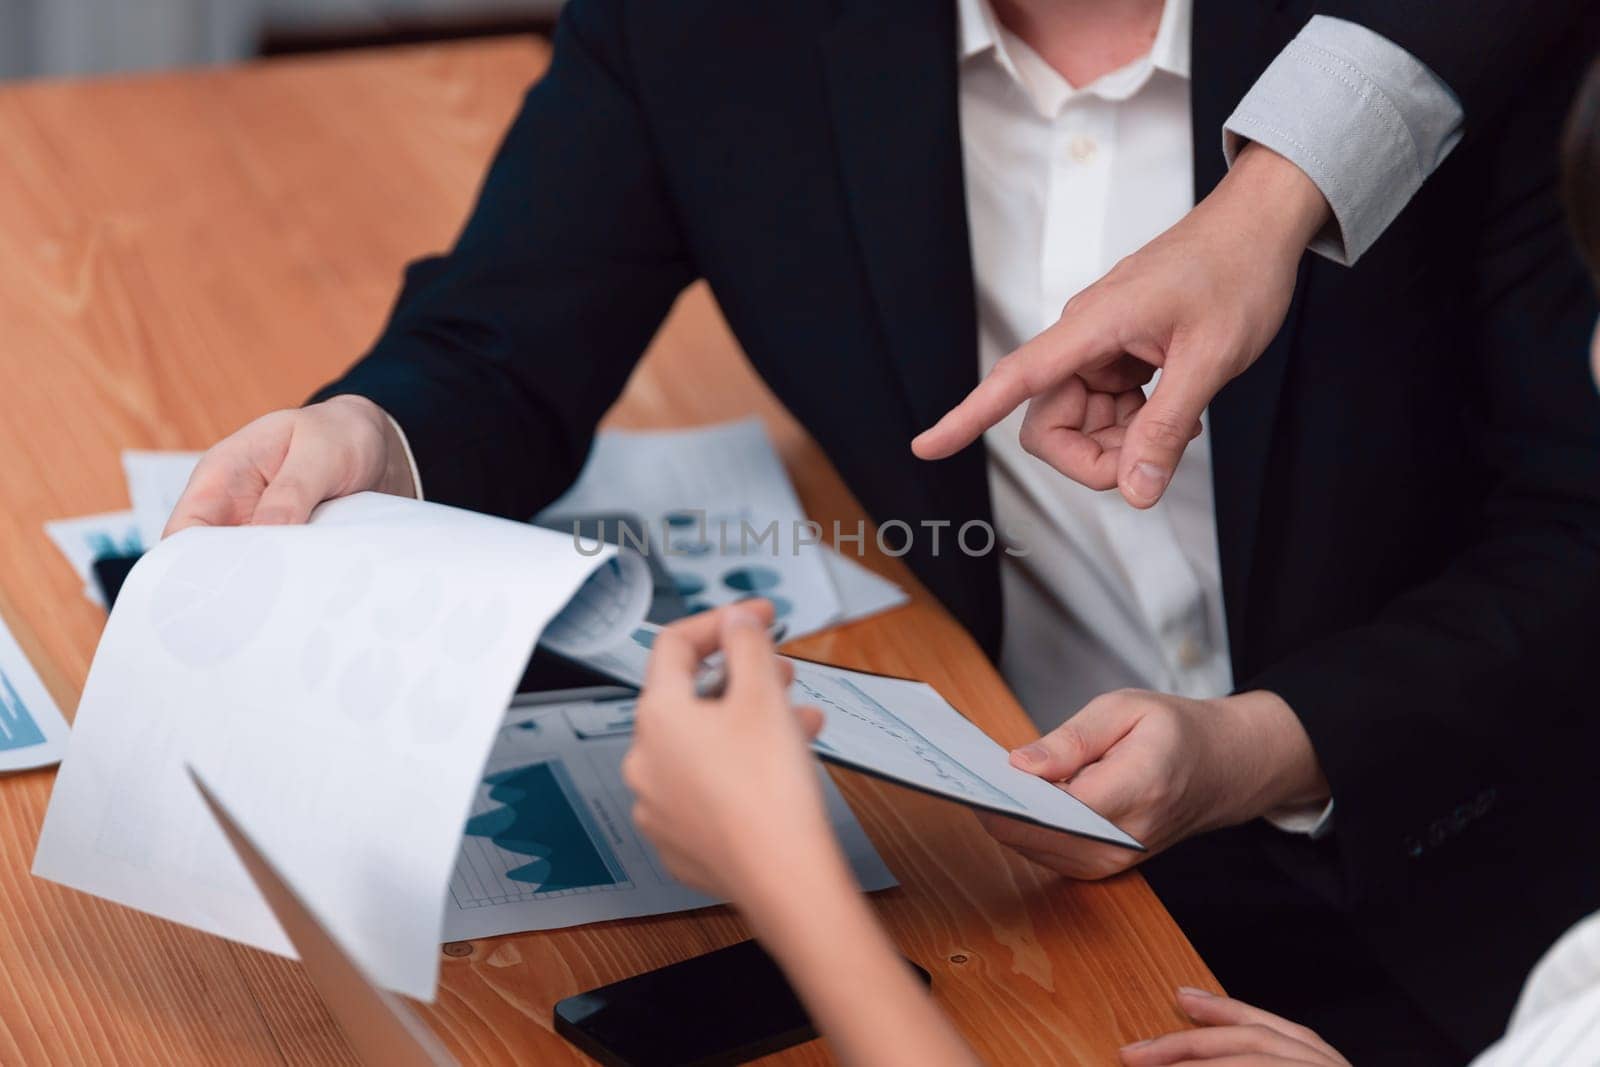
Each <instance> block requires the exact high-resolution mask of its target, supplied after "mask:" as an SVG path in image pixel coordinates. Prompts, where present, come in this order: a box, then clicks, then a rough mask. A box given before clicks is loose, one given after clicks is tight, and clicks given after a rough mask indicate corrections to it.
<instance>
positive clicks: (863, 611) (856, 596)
mask: <svg viewBox="0 0 1600 1067" xmlns="http://www.w3.org/2000/svg"><path fill="white" fill-rule="evenodd" d="M822 558H823V561H824V562H826V563H827V565H828V575H829V577H831V578H832V579H833V588H834V589H835V590H836V591H837V592H838V594H839V621H840V622H855V621H857V620H858V619H865V618H867V617H869V616H872V615H877V614H879V613H880V612H884V611H888V610H890V609H891V608H898V607H900V606H901V605H903V604H909V603H910V602H911V598H910V597H909V596H907V595H906V591H905V590H904V589H901V588H900V587H899V586H898V585H895V584H894V583H893V582H891V581H890V580H889V579H887V578H884V577H881V576H880V575H878V574H877V573H875V572H874V571H872V570H869V569H868V568H867V566H866V565H865V564H863V563H861V562H860V561H858V560H856V559H855V558H854V557H852V556H849V555H847V554H845V553H843V552H840V551H838V550H836V549H834V548H831V547H825V548H824V549H823V551H822Z"/></svg>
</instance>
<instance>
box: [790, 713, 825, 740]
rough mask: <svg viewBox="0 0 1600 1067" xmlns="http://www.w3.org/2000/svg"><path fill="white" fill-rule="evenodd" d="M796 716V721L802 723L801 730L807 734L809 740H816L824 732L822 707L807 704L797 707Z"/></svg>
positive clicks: (806, 737)
mask: <svg viewBox="0 0 1600 1067" xmlns="http://www.w3.org/2000/svg"><path fill="white" fill-rule="evenodd" d="M794 717H795V721H796V722H798V723H799V724H800V732H801V733H802V734H804V735H805V739H806V740H807V741H815V740H816V739H817V735H818V734H820V733H822V726H823V717H822V709H821V708H814V707H812V706H811V705H809V704H807V705H805V706H804V707H799V708H795V709H794Z"/></svg>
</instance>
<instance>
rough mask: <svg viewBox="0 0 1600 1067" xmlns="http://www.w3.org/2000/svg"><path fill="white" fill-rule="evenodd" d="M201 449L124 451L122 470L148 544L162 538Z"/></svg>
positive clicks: (198, 459) (142, 533)
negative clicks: (186, 450)
mask: <svg viewBox="0 0 1600 1067" xmlns="http://www.w3.org/2000/svg"><path fill="white" fill-rule="evenodd" d="M200 456H201V453H199V452H140V451H134V450H129V451H126V452H124V453H122V473H123V475H124V477H126V478H127V480H128V499H129V500H131V501H132V502H133V515H134V519H135V521H136V522H137V523H138V525H139V536H140V538H142V539H143V540H144V543H145V544H146V545H153V544H155V543H156V542H157V541H159V540H161V531H162V530H163V529H165V528H166V525H167V518H168V516H170V515H171V514H172V509H173V508H174V507H175V506H176V505H177V503H178V498H179V497H181V496H182V495H183V490H184V487H185V486H186V485H188V484H189V475H190V474H193V473H194V465H195V464H196V463H198V462H200Z"/></svg>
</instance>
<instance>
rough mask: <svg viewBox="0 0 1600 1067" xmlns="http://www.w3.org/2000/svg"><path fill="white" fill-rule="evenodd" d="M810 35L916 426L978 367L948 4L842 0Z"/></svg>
mask: <svg viewBox="0 0 1600 1067" xmlns="http://www.w3.org/2000/svg"><path fill="white" fill-rule="evenodd" d="M822 47H823V68H824V71H825V75H826V80H827V88H828V96H829V104H830V106H831V108H832V114H833V124H834V132H835V136H836V138H837V144H838V154H839V166H840V170H841V176H842V179H843V182H844V188H845V194H846V200H847V203H848V205H849V212H850V217H851V221H852V223H853V225H854V228H855V232H856V234H857V237H858V239H859V241H860V246H861V255H862V259H863V261H864V263H865V266H866V271H867V278H868V283H869V285H870V286H871V289H872V295H873V300H874V303H875V304H876V306H877V310H878V315H879V318H880V322H881V326H882V329H883V334H884V340H885V342H886V345H887V348H888V351H889V355H890V358H891V359H892V360H893V362H894V365H895V368H896V370H897V372H898V374H899V377H900V381H901V385H902V387H903V389H904V391H905V394H906V399H907V402H908V404H909V405H910V411H911V415H912V419H913V428H914V429H918V430H920V429H922V428H924V427H926V426H929V425H931V424H932V423H933V422H934V420H936V419H937V418H938V417H939V416H940V415H943V414H944V413H945V411H947V410H948V409H949V408H951V407H953V406H954V405H955V404H956V403H957V402H958V401H960V399H961V398H962V397H963V396H965V395H966V393H967V392H968V390H970V389H971V388H972V387H973V386H974V385H976V384H977V375H978V360H977V320H976V313H975V311H974V296H973V284H972V260H971V252H970V249H969V245H968V240H967V214H966V198H965V191H964V188H963V185H962V175H961V139H960V128H959V117H958V112H957V96H956V93H957V84H956V77H957V71H956V63H957V57H956V34H955V13H954V5H953V4H951V3H949V2H948V0H947V2H945V3H932V2H929V0H853V2H851V3H849V4H847V5H846V7H845V11H844V12H843V14H842V15H841V16H840V18H839V20H838V21H837V22H836V23H835V25H834V26H833V27H832V28H831V29H830V31H829V33H828V34H827V35H826V36H825V37H824V39H823V42H822Z"/></svg>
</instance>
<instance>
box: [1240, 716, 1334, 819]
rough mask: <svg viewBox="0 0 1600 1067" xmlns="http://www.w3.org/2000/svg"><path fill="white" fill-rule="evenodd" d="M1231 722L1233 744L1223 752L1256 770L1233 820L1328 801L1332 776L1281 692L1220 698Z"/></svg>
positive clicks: (1271, 813) (1296, 808)
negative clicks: (1319, 759) (1326, 770)
mask: <svg viewBox="0 0 1600 1067" xmlns="http://www.w3.org/2000/svg"><path fill="white" fill-rule="evenodd" d="M1215 704H1216V705H1217V708H1218V710H1219V711H1220V712H1222V713H1223V717H1224V719H1225V720H1226V724H1227V730H1226V736H1227V737H1228V739H1229V740H1228V744H1229V746H1230V748H1232V749H1234V751H1233V752H1231V753H1224V754H1223V755H1224V757H1225V758H1229V757H1231V758H1232V759H1233V760H1234V761H1235V763H1236V764H1237V765H1238V766H1240V767H1242V768H1252V769H1253V771H1254V773H1252V774H1250V775H1249V776H1248V777H1247V778H1246V779H1245V780H1246V781H1247V782H1248V783H1249V787H1248V788H1247V789H1246V790H1245V791H1244V793H1243V795H1241V796H1239V797H1238V798H1237V800H1238V809H1237V810H1236V811H1234V812H1232V813H1231V814H1232V816H1233V817H1232V818H1231V819H1230V820H1229V821H1230V822H1234V823H1237V822H1248V821H1249V820H1251V819H1256V818H1261V817H1264V816H1271V815H1274V814H1277V813H1281V812H1286V811H1295V810H1299V809H1303V808H1308V807H1311V806H1314V805H1318V804H1325V803H1326V802H1327V800H1328V797H1329V790H1328V780H1327V777H1326V776H1325V775H1324V774H1323V773H1322V765H1321V763H1320V762H1319V761H1318V759H1317V753H1316V750H1315V749H1314V748H1312V746H1311V737H1310V735H1309V734H1307V733H1306V730H1305V727H1304V726H1302V725H1301V724H1300V719H1299V717H1298V716H1296V715H1295V713H1294V710H1293V709H1292V708H1290V707H1289V705H1288V704H1287V703H1286V702H1285V701H1284V699H1283V698H1282V697H1280V696H1279V695H1278V694H1276V693H1273V692H1270V691H1268V690H1265V689H1256V690H1252V691H1250V692H1246V693H1236V694H1234V695H1233V696H1229V697H1223V698H1221V699H1219V700H1217V701H1215Z"/></svg>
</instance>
